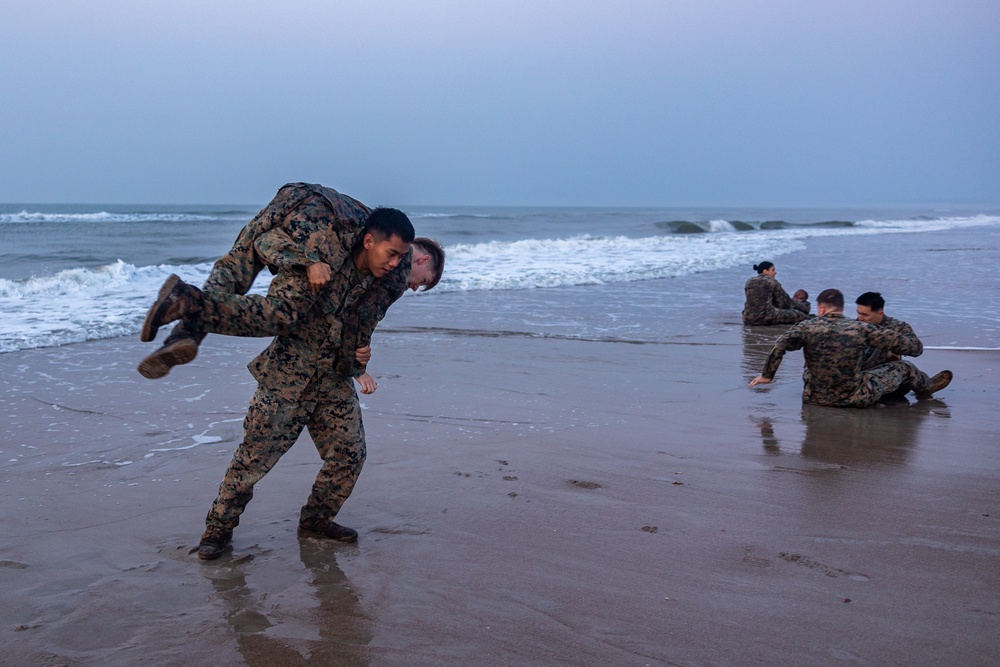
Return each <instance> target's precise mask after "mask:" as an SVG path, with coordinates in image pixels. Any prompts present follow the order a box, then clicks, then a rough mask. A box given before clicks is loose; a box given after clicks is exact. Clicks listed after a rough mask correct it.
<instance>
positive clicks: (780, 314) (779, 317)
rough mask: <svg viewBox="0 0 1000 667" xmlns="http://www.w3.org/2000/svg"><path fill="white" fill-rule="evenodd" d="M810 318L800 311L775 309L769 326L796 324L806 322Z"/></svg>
mask: <svg viewBox="0 0 1000 667" xmlns="http://www.w3.org/2000/svg"><path fill="white" fill-rule="evenodd" d="M810 317H811V316H810V315H809V314H808V313H803V312H802V311H801V310H795V309H794V308H782V309H776V310H775V311H774V312H773V313H772V314H771V319H772V321H771V322H769V324H796V323H798V322H801V321H803V320H808V319H810Z"/></svg>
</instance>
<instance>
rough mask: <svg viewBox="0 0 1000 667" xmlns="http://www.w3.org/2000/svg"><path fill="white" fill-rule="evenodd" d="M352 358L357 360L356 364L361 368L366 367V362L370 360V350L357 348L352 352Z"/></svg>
mask: <svg viewBox="0 0 1000 667" xmlns="http://www.w3.org/2000/svg"><path fill="white" fill-rule="evenodd" d="M354 358H355V359H357V360H358V363H359V364H361V365H362V366H367V365H368V362H369V361H371V360H372V348H371V347H359V348H358V349H356V350H355V351H354Z"/></svg>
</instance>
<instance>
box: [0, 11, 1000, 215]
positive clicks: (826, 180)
mask: <svg viewBox="0 0 1000 667" xmlns="http://www.w3.org/2000/svg"><path fill="white" fill-rule="evenodd" d="M0 24H2V26H3V28H2V38H0V91H2V94H0V202H19V203H23V202H28V203H38V202H44V203H58V202H73V203H116V202H121V203H234V204H235V203H240V204H243V203H260V202H262V201H266V200H267V199H269V198H270V196H271V195H272V194H273V193H274V191H275V190H276V189H277V188H278V187H279V186H280V185H281V184H283V183H285V182H288V181H300V180H302V181H312V182H319V183H323V184H324V185H329V186H332V187H335V188H337V189H339V190H342V191H344V192H347V193H349V194H352V195H354V196H356V197H358V198H360V199H362V200H363V201H368V202H376V203H384V204H390V205H392V204H396V205H407V204H410V205H419V204H484V205H486V204H491V205H502V204H512V205H519V204H527V205H616V206H628V205H635V206H644V205H667V206H670V205H679V206H680V205H684V206H687V205H772V206H782V205H790V206H803V205H804V206H808V205H816V206H828V205H845V206H849V205H873V204H899V203H933V202H951V203H973V204H983V203H987V204H996V203H1000V1H998V0H857V1H855V0H773V1H768V0H760V1H758V0H753V1H751V0H742V1H731V2H730V1H723V0H684V1H670V0H614V1H611V0H604V1H600V2H598V1H596V0H594V1H584V0H579V1H573V0H561V1H555V0H513V1H509V2H505V1H502V0H496V1H493V2H487V1H486V0H482V1H477V0H454V1H437V0H420V1H416V0H413V1H402V0H401V1H398V2H393V1H381V0H359V1H356V2H355V1H353V0H325V1H304V0H281V1H280V2H279V1H274V0H268V1H266V2H265V1H256V0H197V1H189V0H131V1H127V0H79V1H76V2H69V1H60V0H0Z"/></svg>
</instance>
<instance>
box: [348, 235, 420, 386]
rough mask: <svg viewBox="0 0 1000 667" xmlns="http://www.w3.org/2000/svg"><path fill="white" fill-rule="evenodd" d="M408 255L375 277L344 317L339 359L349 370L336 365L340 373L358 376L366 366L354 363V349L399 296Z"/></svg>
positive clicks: (368, 337)
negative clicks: (362, 296) (376, 278)
mask: <svg viewBox="0 0 1000 667" xmlns="http://www.w3.org/2000/svg"><path fill="white" fill-rule="evenodd" d="M411 257H412V254H410V255H407V256H406V258H404V259H403V261H401V262H400V263H399V266H398V267H396V268H395V269H394V270H393V271H392V272H391V273H390V274H389V275H387V276H386V277H384V278H382V279H380V280H376V281H375V282H374V283H373V285H372V287H371V289H370V290H369V291H368V294H367V295H365V298H364V299H363V300H362V301H361V302H360V303H359V304H358V305H357V307H356V308H355V309H354V312H352V313H351V314H350V315H348V316H347V317H345V318H344V330H343V333H342V339H341V340H342V344H341V356H340V359H341V360H343V363H345V364H350V370H348V369H347V368H346V367H342V368H338V373H339V374H340V375H350V376H351V377H358V376H359V375H361V374H362V373H364V372H365V371H366V366H365V365H364V364H360V363H358V361H357V359H356V358H355V357H354V352H355V351H356V350H358V349H359V348H362V347H368V346H369V345H371V341H372V334H373V333H374V332H375V327H376V326H377V325H378V323H379V322H381V321H382V318H383V317H385V314H386V311H388V310H389V306H391V305H392V304H394V303H396V301H397V300H399V297H401V296H403V293H404V292H405V291H406V281H407V278H409V277H410V259H411Z"/></svg>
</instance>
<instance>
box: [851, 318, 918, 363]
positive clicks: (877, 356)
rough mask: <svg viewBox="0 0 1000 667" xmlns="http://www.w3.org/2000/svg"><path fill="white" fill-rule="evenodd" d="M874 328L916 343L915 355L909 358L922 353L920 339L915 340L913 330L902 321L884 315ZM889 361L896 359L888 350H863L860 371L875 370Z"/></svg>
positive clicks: (915, 335)
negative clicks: (893, 332)
mask: <svg viewBox="0 0 1000 667" xmlns="http://www.w3.org/2000/svg"><path fill="white" fill-rule="evenodd" d="M874 326H876V327H878V328H880V329H891V330H893V331H895V332H896V333H897V334H898V335H899V336H900V337H903V338H911V339H913V340H914V341H916V349H917V353H916V354H913V355H910V356H913V357H916V356H919V355H920V354H921V353H922V352H923V351H924V346H923V344H922V343H921V342H920V339H919V338H917V334H915V333H914V332H913V328H912V327H910V325H909V324H907V323H906V322H904V321H903V320H897V319H896V318H894V317H889V316H888V315H884V316H883V317H882V321H881V322H879V323H878V324H876V325H874ZM890 361H896V359H895V355H893V354H892V353H891V352H889V351H888V350H883V349H879V348H877V347H868V348H865V352H864V357H863V358H862V360H861V370H869V369H871V368H875V367H876V366H881V365H882V364H887V363H889V362H890Z"/></svg>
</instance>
